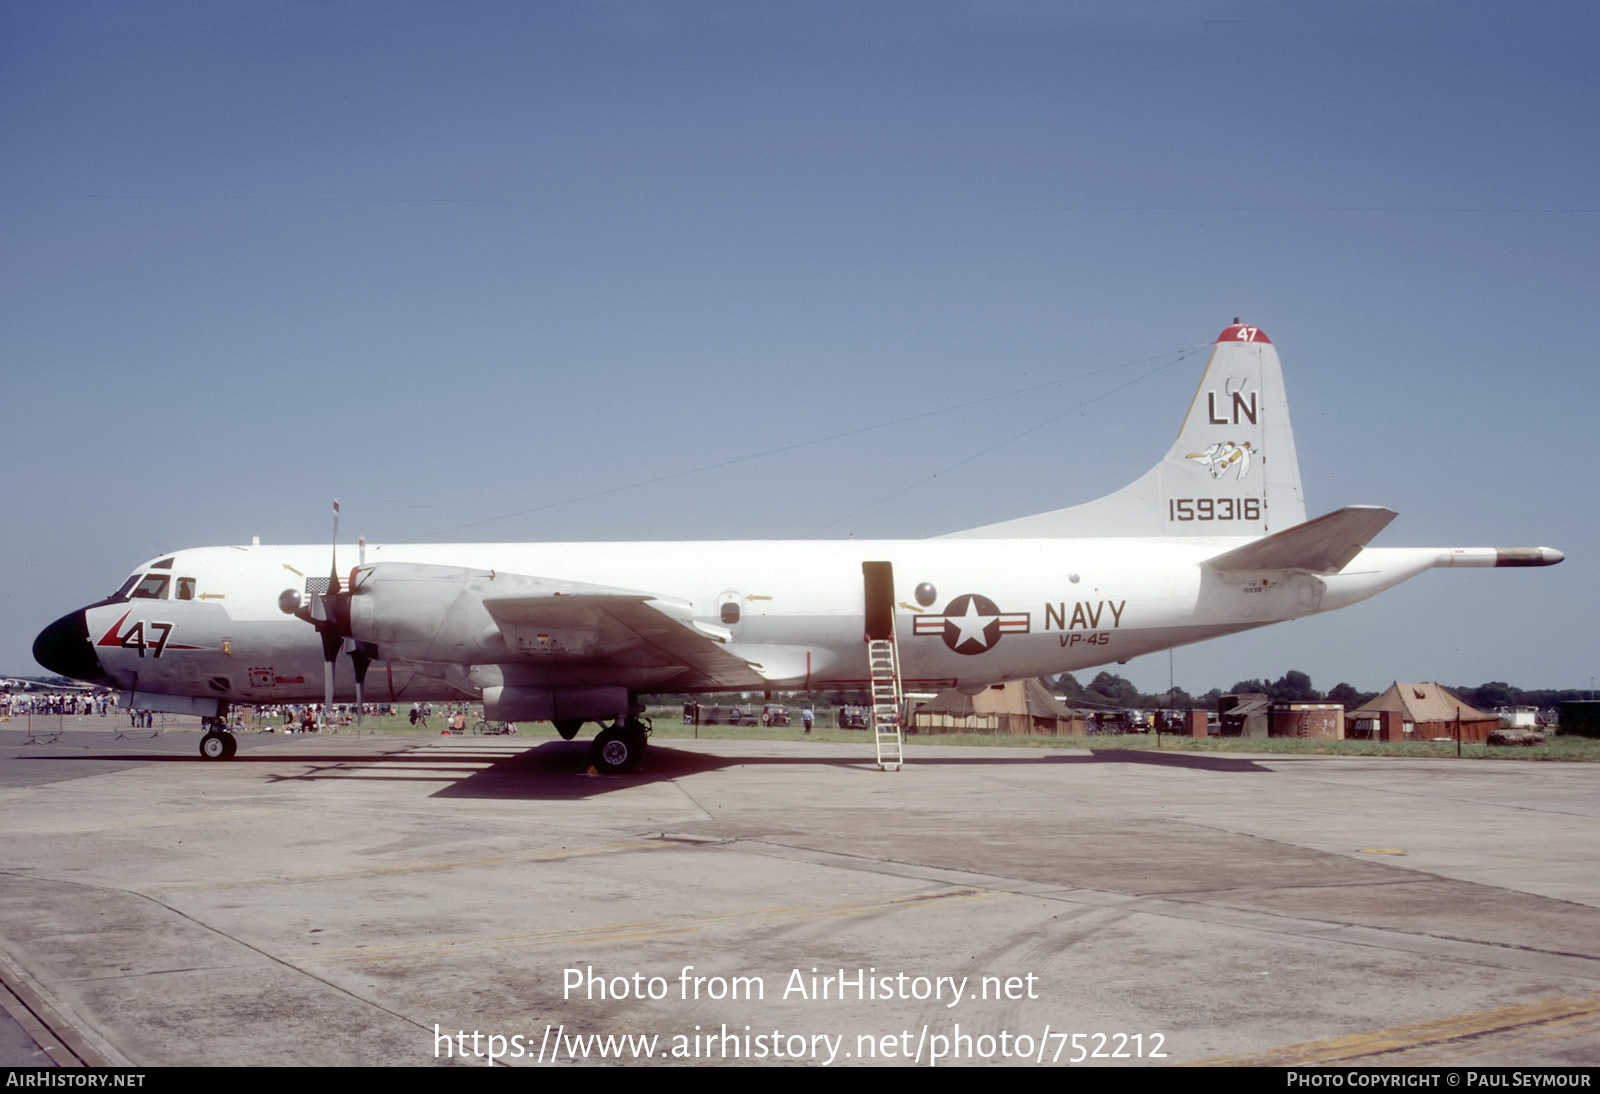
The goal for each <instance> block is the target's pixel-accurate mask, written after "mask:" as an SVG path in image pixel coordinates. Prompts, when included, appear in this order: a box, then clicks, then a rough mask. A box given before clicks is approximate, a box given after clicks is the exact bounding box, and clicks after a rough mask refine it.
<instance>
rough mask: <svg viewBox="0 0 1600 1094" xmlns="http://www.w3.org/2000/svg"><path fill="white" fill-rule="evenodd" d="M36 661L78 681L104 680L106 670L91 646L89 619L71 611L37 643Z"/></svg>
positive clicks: (84, 614)
mask: <svg viewBox="0 0 1600 1094" xmlns="http://www.w3.org/2000/svg"><path fill="white" fill-rule="evenodd" d="M33 659H34V660H35V661H37V662H39V664H41V665H43V666H44V667H45V668H47V669H49V670H50V671H51V672H53V673H56V674H57V675H59V676H70V677H71V678H72V679H74V680H103V679H105V675H106V673H105V669H103V668H101V667H100V659H99V658H98V657H96V656H95V655H94V647H93V646H91V645H90V644H89V616H88V613H87V612H85V611H82V610H81V609H80V610H79V611H75V612H68V613H67V614H66V615H64V616H62V617H61V618H60V619H58V620H56V621H55V622H54V623H52V624H50V625H49V626H48V627H46V628H45V629H44V630H42V631H40V632H39V637H38V638H35V639H34V640H33Z"/></svg>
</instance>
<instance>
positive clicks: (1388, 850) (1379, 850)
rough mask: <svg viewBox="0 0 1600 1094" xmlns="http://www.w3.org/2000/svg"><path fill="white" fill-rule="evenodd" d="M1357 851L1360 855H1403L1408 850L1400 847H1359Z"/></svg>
mask: <svg viewBox="0 0 1600 1094" xmlns="http://www.w3.org/2000/svg"><path fill="white" fill-rule="evenodd" d="M1356 853H1357V854H1360V855H1403V854H1405V853H1406V852H1404V851H1402V850H1400V849H1399V848H1398V847H1357V848H1356Z"/></svg>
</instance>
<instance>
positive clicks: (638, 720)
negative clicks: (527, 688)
mask: <svg viewBox="0 0 1600 1094" xmlns="http://www.w3.org/2000/svg"><path fill="white" fill-rule="evenodd" d="M560 728H561V727H560V726H557V727H556V729H557V730H560ZM562 736H566V734H564V733H563V734H562ZM649 742H650V719H648V718H642V717H639V716H638V715H631V716H629V717H628V719H627V720H626V721H622V722H616V723H613V724H612V725H610V726H608V727H607V728H605V729H602V730H601V731H600V732H599V734H598V735H597V736H596V737H595V739H594V744H593V745H592V746H590V749H589V760H590V762H591V763H592V764H593V765H594V769H595V770H596V771H598V772H600V773H601V774H604V775H615V774H619V773H621V772H624V771H632V770H634V769H635V768H637V767H638V766H639V764H640V762H641V761H642V760H643V759H644V752H645V748H646V747H647V746H648V745H649Z"/></svg>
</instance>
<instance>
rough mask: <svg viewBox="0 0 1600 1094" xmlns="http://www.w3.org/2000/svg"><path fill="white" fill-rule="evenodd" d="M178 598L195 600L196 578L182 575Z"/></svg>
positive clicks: (179, 581)
mask: <svg viewBox="0 0 1600 1094" xmlns="http://www.w3.org/2000/svg"><path fill="white" fill-rule="evenodd" d="M178 599H179V600H193V599H194V578H192V577H180V578H179V579H178Z"/></svg>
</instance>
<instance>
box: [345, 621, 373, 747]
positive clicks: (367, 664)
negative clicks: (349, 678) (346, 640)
mask: <svg viewBox="0 0 1600 1094" xmlns="http://www.w3.org/2000/svg"><path fill="white" fill-rule="evenodd" d="M351 645H352V649H351V650H350V661H351V663H352V664H354V665H355V667H356V732H357V733H360V732H361V715H362V713H363V711H362V709H361V707H362V688H363V686H364V685H365V684H366V682H367V669H369V668H371V667H372V654H371V653H369V652H368V650H367V645H366V643H365V642H354V643H352V644H351Z"/></svg>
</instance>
